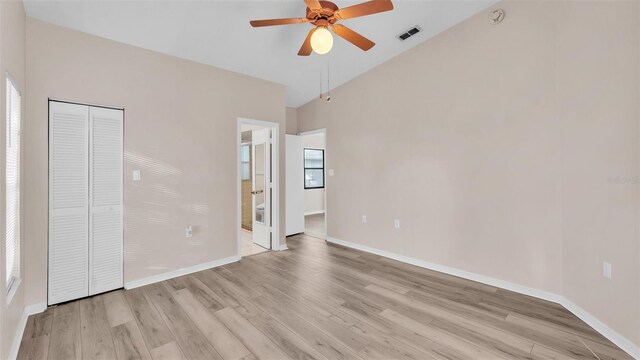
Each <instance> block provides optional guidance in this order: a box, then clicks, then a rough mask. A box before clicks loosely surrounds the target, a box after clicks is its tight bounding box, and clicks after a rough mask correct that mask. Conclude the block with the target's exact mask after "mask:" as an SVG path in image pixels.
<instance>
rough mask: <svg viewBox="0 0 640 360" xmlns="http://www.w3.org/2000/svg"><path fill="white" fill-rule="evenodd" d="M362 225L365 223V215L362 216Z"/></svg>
mask: <svg viewBox="0 0 640 360" xmlns="http://www.w3.org/2000/svg"><path fill="white" fill-rule="evenodd" d="M362 223H363V224H366V223H367V215H362Z"/></svg>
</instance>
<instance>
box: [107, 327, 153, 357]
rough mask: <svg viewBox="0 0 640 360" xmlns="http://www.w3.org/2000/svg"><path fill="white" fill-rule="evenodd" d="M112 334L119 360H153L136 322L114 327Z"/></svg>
mask: <svg viewBox="0 0 640 360" xmlns="http://www.w3.org/2000/svg"><path fill="white" fill-rule="evenodd" d="M111 334H112V336H113V344H114V346H115V350H116V355H117V357H118V359H119V360H136V359H151V354H150V353H149V350H148V349H147V345H146V344H145V342H144V339H143V338H142V333H141V332H140V329H139V328H138V325H137V324H136V322H135V320H130V321H128V322H126V323H123V324H120V325H116V326H114V327H113V328H111Z"/></svg>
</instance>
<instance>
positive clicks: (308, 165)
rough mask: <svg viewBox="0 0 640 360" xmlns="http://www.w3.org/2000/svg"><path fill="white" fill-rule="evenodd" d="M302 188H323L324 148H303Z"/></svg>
mask: <svg viewBox="0 0 640 360" xmlns="http://www.w3.org/2000/svg"><path fill="white" fill-rule="evenodd" d="M304 188H305V189H322V188H324V150H322V149H304Z"/></svg>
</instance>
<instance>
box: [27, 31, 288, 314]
mask: <svg viewBox="0 0 640 360" xmlns="http://www.w3.org/2000/svg"><path fill="white" fill-rule="evenodd" d="M27 69H28V73H29V76H28V83H27V89H28V92H29V94H30V96H29V98H28V101H27V107H28V109H29V113H28V115H27V127H26V147H27V153H26V159H27V166H26V169H25V171H26V173H27V182H26V191H25V192H26V193H27V198H26V203H27V207H28V208H27V211H28V212H29V217H28V218H27V219H26V220H27V224H26V227H27V233H26V237H27V241H28V245H27V253H28V256H29V263H28V264H27V275H28V278H29V281H28V284H27V285H28V286H27V289H26V290H27V303H29V304H33V303H40V302H44V301H46V289H47V288H46V284H47V271H46V268H47V178H46V176H45V175H43V174H46V173H47V98H48V97H53V98H59V99H66V100H73V101H78V102H87V103H96V104H104V105H111V106H117V107H123V108H124V109H125V131H124V133H125V138H124V147H125V149H124V153H125V163H124V179H125V184H124V205H125V214H124V222H125V233H124V250H125V264H124V269H125V274H124V275H125V282H129V281H132V280H137V279H141V278H145V277H148V276H153V275H158V274H162V273H166V272H169V271H173V270H177V269H180V268H184V267H189V266H192V265H197V264H200V263H205V262H209V261H213V260H217V259H222V258H226V257H229V256H233V255H235V254H236V250H237V248H236V246H237V242H236V232H237V229H236V224H237V223H236V221H237V219H236V216H237V215H236V214H237V202H236V189H237V186H238V184H237V166H238V165H237V158H236V153H237V150H236V145H237V144H236V141H237V140H236V131H237V130H236V129H237V118H238V117H244V118H250V119H257V120H265V121H273V122H277V123H279V124H280V144H281V156H280V164H281V165H280V166H281V172H280V174H281V181H280V186H281V188H282V189H283V191H281V196H280V200H281V208H280V214H281V216H280V228H281V229H282V231H281V233H282V236H281V239H280V240H281V242H284V174H285V173H284V130H285V103H284V90H285V89H284V87H283V86H281V85H277V84H274V83H270V82H266V81H262V80H257V79H255V78H251V77H248V76H244V75H240V74H237V73H232V72H228V71H223V70H220V69H216V68H213V67H210V66H206V65H202V64H198V63H194V62H190V61H186V60H181V59H177V58H174V57H170V56H165V55H162V54H158V53H155V52H151V51H147V50H143V49H140V48H136V47H133V46H128V45H124V44H120V43H116V42H113V41H109V40H105V39H102V38H98V37H95V36H91V35H88V34H83V33H80V32H77V31H73V30H69V29H64V28H61V27H57V26H54V25H50V24H47V23H43V22H40V21H37V20H33V19H28V20H27ZM134 169H140V170H141V177H142V180H141V181H139V182H133V181H132V178H131V172H132V170H134ZM189 224H191V225H194V236H193V238H190V239H186V238H185V235H184V233H185V228H186V226H187V225H189Z"/></svg>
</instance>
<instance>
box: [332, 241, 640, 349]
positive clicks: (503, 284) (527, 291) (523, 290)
mask: <svg viewBox="0 0 640 360" xmlns="http://www.w3.org/2000/svg"><path fill="white" fill-rule="evenodd" d="M327 241H328V242H331V243H334V244H338V245H342V246H346V247H349V248H352V249H356V250H361V251H364V252H368V253H371V254H375V255H379V256H383V257H386V258H389V259H393V260H397V261H400V262H403V263H406V264H411V265H415V266H418V267H421V268H425V269H429V270H434V271H438V272H441V273H445V274H449V275H453V276H458V277H461V278H465V279H468V280H473V281H477V282H479V283H483V284H487V285H491V286H495V287H498V288H501V289H505V290H510V291H513V292H517V293H520V294H524V295H529V296H532V297H535V298H538V299H543V300H547V301H551V302H554V303H557V304H560V305H562V306H564V307H565V308H566V309H567V310H569V311H570V312H572V313H573V314H574V315H575V316H577V317H578V318H580V319H581V320H582V321H584V322H586V323H587V324H588V325H589V326H591V327H592V328H594V329H595V330H596V331H598V332H599V333H600V334H602V335H603V336H604V337H606V338H607V339H609V340H611V342H613V343H614V344H616V345H617V346H618V347H620V348H621V349H622V350H624V351H626V352H627V353H629V354H630V355H631V356H633V357H634V358H636V359H639V360H640V347H638V346H637V345H635V344H634V343H633V342H632V341H630V340H629V339H627V338H625V337H624V336H622V335H620V334H619V333H617V332H616V331H615V330H613V329H611V328H610V327H608V326H607V325H605V324H604V323H603V322H602V321H600V320H598V319H597V318H596V317H595V316H593V315H591V314H590V313H588V312H587V311H586V310H584V309H582V308H581V307H579V306H578V305H576V304H574V303H573V302H572V301H570V300H569V299H567V298H565V297H564V296H562V295H558V294H554V293H550V292H547V291H543V290H539V289H535V288H531V287H528V286H523V285H519V284H515V283H512V282H509V281H504V280H500V279H496V278H492V277H489V276H484V275H480V274H476V273H472V272H469V271H464V270H460V269H456V268H452V267H448V266H444V265H439V264H434V263H431V262H428V261H424V260H419V259H415V258H411V257H408V256H404V255H399V254H395V253H392V252H389V251H385V250H380V249H376V248H373V247H369V246H365V245H361V244H357V243H354V242H350V241H345V240H340V239H336V238H333V237H330V236H327Z"/></svg>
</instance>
